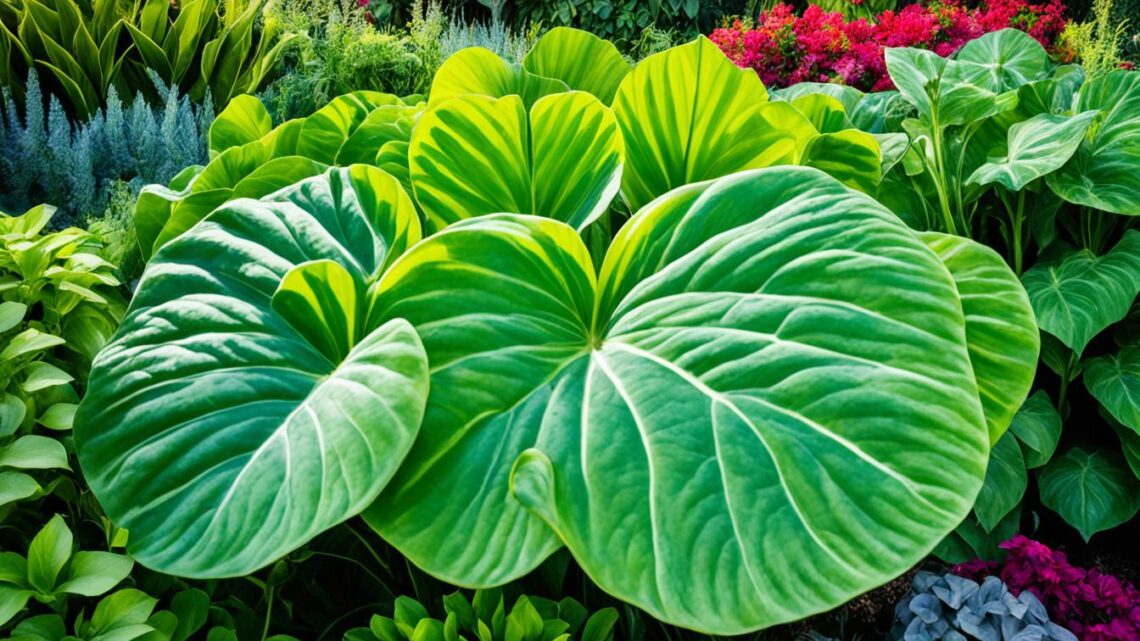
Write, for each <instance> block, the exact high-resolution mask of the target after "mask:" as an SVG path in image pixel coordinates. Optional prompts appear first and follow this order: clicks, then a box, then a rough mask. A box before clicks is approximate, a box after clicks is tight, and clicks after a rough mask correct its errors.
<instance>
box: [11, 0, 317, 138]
mask: <svg viewBox="0 0 1140 641" xmlns="http://www.w3.org/2000/svg"><path fill="white" fill-rule="evenodd" d="M264 4H265V0H226V1H223V2H219V1H218V0H182V1H181V2H179V3H175V4H172V3H171V2H170V0H142V1H136V2H129V3H124V2H115V1H112V0H99V1H96V2H94V3H86V2H85V3H77V2H75V0H45V1H43V2H41V0H4V2H2V3H0V26H2V29H0V31H2V33H0V53H2V54H3V55H2V60H3V64H0V82H3V84H4V86H5V87H8V88H9V89H10V91H11V92H12V94H13V95H14V96H15V97H16V98H17V99H19V100H22V99H23V98H24V95H23V94H24V82H25V80H26V79H27V77H28V74H29V73H30V72H31V71H33V70H36V71H39V72H40V73H41V74H42V75H43V77H44V78H45V79H47V80H49V81H50V82H48V87H49V93H51V94H52V95H56V96H59V97H60V98H61V99H64V100H65V104H64V106H65V107H66V108H67V110H68V112H69V113H70V114H71V115H73V116H74V117H76V118H77V119H79V120H85V119H87V118H89V117H91V116H93V115H94V114H95V113H96V112H98V111H99V110H100V108H102V107H104V106H106V105H107V101H108V98H109V96H110V92H111V89H112V88H114V89H115V90H116V91H117V93H118V95H119V96H127V97H131V96H134V95H135V94H136V93H139V92H142V93H143V94H144V95H146V96H148V97H149V98H154V97H155V95H154V94H153V93H152V92H153V88H154V85H153V83H152V82H151V78H150V74H152V73H156V74H158V76H159V78H161V80H162V82H163V83H164V85H166V86H173V87H177V88H178V89H179V90H180V91H181V92H182V93H184V94H187V95H189V96H190V97H191V98H192V99H193V100H195V101H196V102H198V103H201V102H203V101H204V100H206V98H207V96H208V95H209V96H211V97H212V99H213V101H214V102H215V106H216V107H219V108H220V107H224V106H225V104H226V103H227V102H229V100H230V98H232V97H234V96H236V95H239V94H242V93H247V92H252V91H256V90H257V89H258V88H259V87H260V86H261V85H262V83H263V82H264V81H265V80H266V79H267V78H268V76H269V75H270V73H271V72H272V71H273V69H274V66H275V63H276V59H277V57H278V56H279V55H281V52H282V51H283V50H285V49H286V48H287V47H288V46H289V42H290V40H292V39H293V38H294V37H295V35H294V34H280V33H278V32H277V31H276V30H274V29H272V28H271V27H270V28H266V29H262V28H261V26H260V24H259V18H260V15H261V10H262V8H263V6H264Z"/></svg>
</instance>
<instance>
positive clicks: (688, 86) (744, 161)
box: [613, 36, 816, 211]
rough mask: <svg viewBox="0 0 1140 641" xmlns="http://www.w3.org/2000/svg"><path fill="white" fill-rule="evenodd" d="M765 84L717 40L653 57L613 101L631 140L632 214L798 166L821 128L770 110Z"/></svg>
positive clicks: (626, 188) (625, 184) (628, 187)
mask: <svg viewBox="0 0 1140 641" xmlns="http://www.w3.org/2000/svg"><path fill="white" fill-rule="evenodd" d="M767 103H768V92H767V90H765V88H764V83H763V82H761V81H760V78H759V77H758V76H757V75H756V72H755V71H752V70H751V69H740V68H738V67H737V66H736V65H734V64H733V63H732V61H731V60H729V59H728V58H726V57H725V55H724V54H723V53H721V51H720V49H718V48H717V46H716V45H714V44H713V43H712V42H711V41H709V40H708V39H707V38H705V37H703V36H702V37H700V38H698V39H697V40H695V41H693V42H690V43H689V44H686V45H682V46H680V47H673V48H672V49H669V50H667V51H663V52H661V53H658V54H654V55H652V56H649V57H648V58H646V59H645V60H642V61H641V62H640V63H638V64H637V66H636V67H634V69H633V71H632V72H630V74H629V75H628V76H626V77H625V80H623V81H622V83H621V86H620V87H618V92H617V96H616V97H615V98H614V105H613V108H614V115H616V116H617V120H618V124H619V125H620V126H621V132H622V137H623V139H624V140H625V149H626V165H625V172H624V176H623V178H622V194H623V195H624V196H625V199H626V201H627V203H628V204H629V206H630V208H631V209H633V210H634V211H636V210H638V209H640V208H641V207H643V206H645V205H646V204H648V203H649V202H650V201H651V200H653V199H654V198H656V197H658V196H660V195H662V194H664V193H665V192H667V191H669V190H670V189H673V188H675V187H680V186H681V185H687V184H689V183H693V182H697V181H701V180H708V179H711V178H717V177H720V176H724V175H727V174H730V173H733V172H737V171H742V170H745V169H753V168H757V167H767V166H771V165H776V164H781V163H791V162H795V161H796V159H797V158H798V156H799V151H800V146H801V145H802V143H803V142H806V137H802V138H801V137H799V136H798V135H797V127H799V128H801V129H806V130H807V132H808V133H809V134H810V135H814V134H815V133H816V132H815V128H814V127H812V126H811V123H809V122H807V119H805V118H804V117H803V116H802V115H801V114H800V113H799V112H797V111H796V110H795V109H794V108H791V107H790V105H788V104H787V103H774V104H775V105H778V106H777V107H774V108H769V107H768V106H767Z"/></svg>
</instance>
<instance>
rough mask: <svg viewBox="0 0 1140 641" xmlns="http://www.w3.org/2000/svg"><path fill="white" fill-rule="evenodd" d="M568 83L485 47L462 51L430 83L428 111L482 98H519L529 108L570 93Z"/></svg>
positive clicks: (442, 67)
mask: <svg viewBox="0 0 1140 641" xmlns="http://www.w3.org/2000/svg"><path fill="white" fill-rule="evenodd" d="M569 90H570V87H569V86H567V85H566V83H565V82H562V81H561V80H557V79H554V78H546V77H543V76H540V75H538V74H534V73H531V72H529V71H527V70H526V69H524V68H523V66H522V65H518V64H511V63H509V62H507V61H506V60H503V59H502V58H500V57H499V56H498V55H497V54H495V53H494V52H492V51H489V50H487V49H483V48H482V47H468V48H466V49H461V50H459V51H458V52H456V53H455V54H453V55H452V56H451V57H450V58H448V59H447V60H445V61H444V63H443V64H442V65H441V66H440V68H439V70H438V71H436V72H435V77H434V78H432V81H431V93H430V94H429V95H430V99H429V100H428V107H429V108H432V109H434V108H435V107H436V106H438V105H440V104H442V103H443V102H444V101H446V100H450V99H451V98H457V97H459V96H469V95H472V94H474V95H479V96H490V97H491V98H505V97H506V96H511V95H516V96H519V97H520V98H521V99H522V101H523V104H525V105H526V106H528V107H529V106H530V105H533V104H534V102H535V101H536V100H538V99H539V98H541V97H543V96H546V95H550V94H552V93H561V92H563V91H569Z"/></svg>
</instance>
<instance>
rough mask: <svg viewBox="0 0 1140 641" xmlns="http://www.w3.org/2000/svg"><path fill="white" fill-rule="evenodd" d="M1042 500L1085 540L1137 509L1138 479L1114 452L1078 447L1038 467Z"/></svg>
mask: <svg viewBox="0 0 1140 641" xmlns="http://www.w3.org/2000/svg"><path fill="white" fill-rule="evenodd" d="M1037 483H1038V485H1039V486H1040V488H1041V502H1042V503H1044V504H1045V507H1048V508H1049V509H1051V510H1053V511H1054V512H1057V513H1058V514H1060V515H1061V517H1062V518H1064V519H1065V521H1066V522H1067V523H1068V524H1069V525H1072V526H1073V527H1075V528H1077V531H1079V532H1080V533H1081V536H1083V537H1084V539H1085V541H1088V540H1089V538H1091V537H1092V535H1094V534H1096V533H1097V532H1101V531H1104V530H1107V529H1109V528H1113V527H1116V526H1117V525H1120V524H1121V523H1124V522H1125V521H1127V520H1128V519H1130V518H1132V517H1133V516H1135V514H1136V512H1137V510H1140V480H1138V479H1137V478H1136V476H1134V475H1133V474H1132V470H1130V469H1128V466H1127V465H1126V464H1125V462H1124V460H1123V458H1121V456H1120V455H1119V454H1116V453H1115V452H1108V451H1099V452H1089V451H1086V450H1083V449H1081V448H1079V447H1074V448H1073V449H1071V450H1069V451H1068V452H1065V453H1064V454H1063V455H1061V456H1059V457H1057V458H1055V459H1053V460H1052V461H1050V462H1049V464H1048V465H1046V466H1045V467H1044V468H1042V469H1041V474H1040V476H1038V478H1037Z"/></svg>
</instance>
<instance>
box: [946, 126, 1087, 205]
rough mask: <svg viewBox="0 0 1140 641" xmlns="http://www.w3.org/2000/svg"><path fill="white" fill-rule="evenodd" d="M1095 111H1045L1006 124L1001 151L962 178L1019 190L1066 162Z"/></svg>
mask: <svg viewBox="0 0 1140 641" xmlns="http://www.w3.org/2000/svg"><path fill="white" fill-rule="evenodd" d="M1097 113H1098V112H1096V111H1086V112H1084V113H1080V114H1077V115H1076V116H1072V117H1069V116H1061V115H1056V114H1051V113H1045V114H1040V115H1037V116H1034V117H1032V118H1030V119H1029V120H1024V121H1021V122H1019V123H1016V124H1014V125H1013V126H1012V127H1010V128H1009V138H1008V142H1007V147H1006V149H1005V155H1003V156H999V157H996V158H995V157H991V158H990V159H989V161H988V162H987V163H986V164H984V165H982V166H981V167H978V168H977V169H976V170H974V173H973V174H971V175H970V177H969V179H968V180H967V181H966V182H967V183H972V184H977V185H988V184H991V183H998V184H1000V185H1002V186H1004V187H1005V188H1006V189H1008V190H1010V191H1014V192H1016V191H1021V190H1022V189H1024V188H1025V186H1026V185H1028V184H1029V183H1031V182H1033V181H1034V180H1036V179H1038V178H1040V177H1042V176H1045V175H1048V174H1050V173H1052V172H1054V171H1056V170H1057V169H1059V168H1060V167H1061V166H1062V165H1064V164H1065V163H1066V162H1068V160H1069V158H1070V157H1072V155H1073V152H1075V151H1076V150H1077V147H1078V146H1080V144H1081V141H1082V140H1083V139H1084V137H1085V132H1087V131H1088V129H1089V126H1090V125H1092V121H1093V118H1095V117H1096V115H1097Z"/></svg>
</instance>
